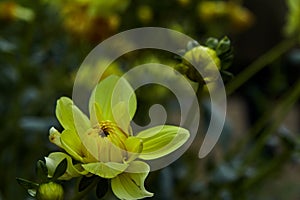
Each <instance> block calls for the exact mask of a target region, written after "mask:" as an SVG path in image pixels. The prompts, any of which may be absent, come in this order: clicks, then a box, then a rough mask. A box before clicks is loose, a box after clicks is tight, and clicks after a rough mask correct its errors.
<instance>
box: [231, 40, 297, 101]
mask: <svg viewBox="0 0 300 200" xmlns="http://www.w3.org/2000/svg"><path fill="white" fill-rule="evenodd" d="M295 43H296V39H295V38H291V39H286V40H283V41H282V42H280V43H279V44H277V45H276V46H275V47H273V48H272V49H271V50H269V51H268V52H267V53H265V54H263V55H262V56H260V57H259V58H258V59H256V60H255V61H254V62H253V63H252V64H250V65H249V66H248V67H247V68H246V69H245V70H244V71H242V72H241V73H240V74H238V75H237V76H236V77H235V78H234V79H233V80H232V81H231V82H229V83H228V84H227V86H226V92H227V95H230V94H232V93H233V92H234V91H235V90H236V89H237V88H239V87H240V86H241V85H243V84H244V83H245V82H247V81H248V80H249V79H250V78H251V77H252V76H253V75H255V74H256V73H257V72H258V71H260V70H261V69H263V68H264V67H265V66H267V65H268V64H270V63H272V62H273V61H274V60H276V59H277V58H279V57H280V56H281V55H282V54H284V53H285V52H286V51H288V50H289V49H290V48H292V47H293V46H294V45H295Z"/></svg>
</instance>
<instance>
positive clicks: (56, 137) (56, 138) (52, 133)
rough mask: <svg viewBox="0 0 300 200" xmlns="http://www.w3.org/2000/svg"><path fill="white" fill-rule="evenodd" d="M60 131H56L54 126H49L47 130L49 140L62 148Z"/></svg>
mask: <svg viewBox="0 0 300 200" xmlns="http://www.w3.org/2000/svg"><path fill="white" fill-rule="evenodd" d="M60 136H61V133H60V132H58V130H56V129H55V128H54V127H51V128H50V130H49V140H50V142H52V143H53V144H56V145H57V146H58V147H60V148H63V147H62V144H61V142H60Z"/></svg>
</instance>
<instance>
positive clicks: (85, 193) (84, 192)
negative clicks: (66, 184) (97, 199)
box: [71, 180, 98, 200]
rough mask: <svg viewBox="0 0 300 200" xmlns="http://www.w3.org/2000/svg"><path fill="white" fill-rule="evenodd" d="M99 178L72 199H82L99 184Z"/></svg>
mask: <svg viewBox="0 0 300 200" xmlns="http://www.w3.org/2000/svg"><path fill="white" fill-rule="evenodd" d="M97 182H98V180H94V181H93V182H92V183H91V184H90V185H89V186H88V187H87V188H86V189H85V190H83V191H81V192H78V193H77V194H76V195H75V196H74V197H73V198H72V199H71V200H82V199H83V197H85V196H86V195H87V194H88V193H89V192H90V191H91V190H92V189H93V188H94V187H95V186H96V184H97Z"/></svg>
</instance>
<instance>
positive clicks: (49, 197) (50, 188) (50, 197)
mask: <svg viewBox="0 0 300 200" xmlns="http://www.w3.org/2000/svg"><path fill="white" fill-rule="evenodd" d="M36 197H37V199H38V200H63V199H64V190H63V187H62V186H61V185H59V184H57V183H54V182H49V183H43V184H41V185H40V186H39V188H38V191H37V195H36Z"/></svg>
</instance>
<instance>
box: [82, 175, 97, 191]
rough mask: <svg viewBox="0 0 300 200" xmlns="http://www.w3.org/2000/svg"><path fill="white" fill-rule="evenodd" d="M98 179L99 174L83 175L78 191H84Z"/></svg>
mask: <svg viewBox="0 0 300 200" xmlns="http://www.w3.org/2000/svg"><path fill="white" fill-rule="evenodd" d="M97 179H98V177H97V176H95V175H94V176H90V177H87V176H82V178H81V179H80V182H79V185H78V191H79V192H82V191H83V190H85V189H86V188H88V187H89V186H90V185H91V184H92V183H93V182H94V181H96V180H97Z"/></svg>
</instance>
